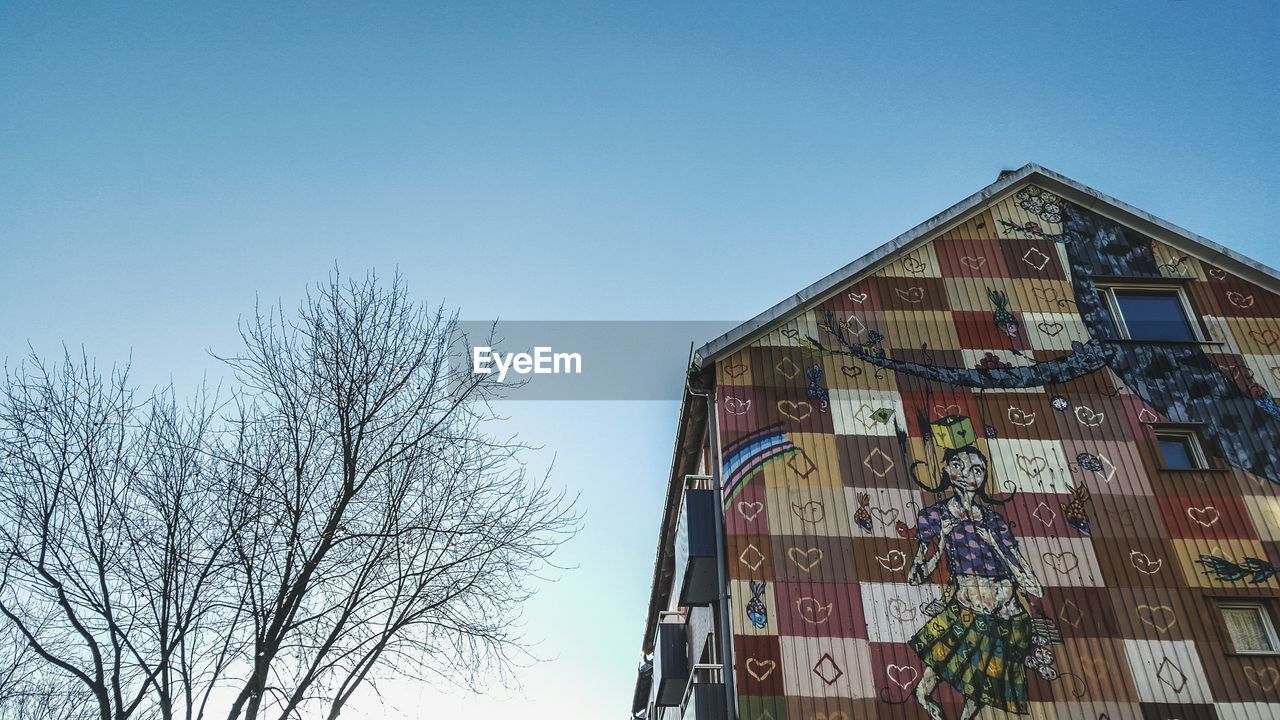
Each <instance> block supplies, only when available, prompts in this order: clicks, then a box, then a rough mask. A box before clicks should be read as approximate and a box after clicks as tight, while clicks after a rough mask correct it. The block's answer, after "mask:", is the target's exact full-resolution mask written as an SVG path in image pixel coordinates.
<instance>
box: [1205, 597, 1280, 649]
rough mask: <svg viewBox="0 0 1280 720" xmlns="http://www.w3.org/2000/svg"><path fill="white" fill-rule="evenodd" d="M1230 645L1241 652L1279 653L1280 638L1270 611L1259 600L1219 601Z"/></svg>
mask: <svg viewBox="0 0 1280 720" xmlns="http://www.w3.org/2000/svg"><path fill="white" fill-rule="evenodd" d="M1218 609H1219V610H1220V611H1221V612H1222V620H1223V624H1225V625H1226V627H1227V635H1228V636H1229V637H1230V638H1231V647H1232V649H1233V650H1235V652H1237V653H1242V654H1274V653H1280V639H1277V638H1276V629H1275V627H1274V626H1273V625H1272V624H1271V613H1269V612H1267V608H1266V606H1265V605H1263V604H1262V603H1260V602H1245V601H1241V602H1236V601H1232V602H1229V603H1228V602H1224V603H1219V605H1218Z"/></svg>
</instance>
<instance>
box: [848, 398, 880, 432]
mask: <svg viewBox="0 0 1280 720" xmlns="http://www.w3.org/2000/svg"><path fill="white" fill-rule="evenodd" d="M874 413H875V410H872V409H871V406H870V405H868V404H866V403H863V404H861V405H859V406H858V411H857V412H855V413H854V414H853V419H854V420H857V421H858V422H860V423H862V427H865V428H867V429H868V430H870V429H871V428H872V427H874V426H875V424H876V419H875V415H874Z"/></svg>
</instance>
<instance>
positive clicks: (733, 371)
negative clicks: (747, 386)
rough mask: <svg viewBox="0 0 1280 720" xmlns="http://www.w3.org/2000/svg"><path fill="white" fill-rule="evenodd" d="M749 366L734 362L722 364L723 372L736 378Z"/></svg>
mask: <svg viewBox="0 0 1280 720" xmlns="http://www.w3.org/2000/svg"><path fill="white" fill-rule="evenodd" d="M750 369H751V368H750V367H749V366H748V365H747V364H746V363H734V364H733V365H725V366H724V374H725V375H727V376H729V377H731V378H734V379H737V378H740V377H742V376H743V375H746V374H747V371H748V370H750Z"/></svg>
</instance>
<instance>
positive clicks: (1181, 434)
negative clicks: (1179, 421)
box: [1151, 424, 1215, 472]
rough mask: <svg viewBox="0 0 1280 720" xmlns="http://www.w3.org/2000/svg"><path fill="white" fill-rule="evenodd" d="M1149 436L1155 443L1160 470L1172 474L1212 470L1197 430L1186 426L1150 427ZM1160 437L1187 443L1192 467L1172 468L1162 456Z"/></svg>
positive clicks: (1165, 425)
mask: <svg viewBox="0 0 1280 720" xmlns="http://www.w3.org/2000/svg"><path fill="white" fill-rule="evenodd" d="M1151 434H1152V436H1153V437H1154V438H1155V441H1156V458H1157V459H1158V460H1159V461H1160V469H1161V470H1170V471H1173V472H1200V471H1203V470H1214V469H1215V468H1214V465H1213V463H1212V462H1210V456H1209V454H1208V453H1207V452H1205V449H1204V441H1202V440H1201V439H1200V432H1199V429H1198V428H1196V427H1194V426H1188V425H1168V424H1163V425H1152V426H1151ZM1161 436H1164V437H1176V438H1179V439H1182V440H1186V441H1187V445H1188V446H1189V447H1190V449H1191V460H1192V462H1193V463H1194V466H1193V467H1185V468H1184V467H1172V466H1170V465H1169V463H1168V461H1167V460H1166V459H1165V456H1164V449H1163V448H1161V447H1160V440H1161Z"/></svg>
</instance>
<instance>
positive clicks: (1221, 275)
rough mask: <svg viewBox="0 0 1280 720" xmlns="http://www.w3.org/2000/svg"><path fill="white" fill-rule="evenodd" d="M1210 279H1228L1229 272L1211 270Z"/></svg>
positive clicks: (1218, 269)
mask: <svg viewBox="0 0 1280 720" xmlns="http://www.w3.org/2000/svg"><path fill="white" fill-rule="evenodd" d="M1209 277H1211V278H1213V279H1214V280H1225V279H1226V278H1227V272H1226V271H1225V270H1223V269H1221V268H1209Z"/></svg>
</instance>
